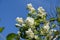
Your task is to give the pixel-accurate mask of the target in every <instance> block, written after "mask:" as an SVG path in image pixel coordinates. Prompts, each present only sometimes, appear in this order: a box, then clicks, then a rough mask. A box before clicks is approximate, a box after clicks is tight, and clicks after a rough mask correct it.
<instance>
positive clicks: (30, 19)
mask: <svg viewBox="0 0 60 40" xmlns="http://www.w3.org/2000/svg"><path fill="white" fill-rule="evenodd" d="M26 24H27V25H28V26H33V25H34V19H33V18H32V17H27V19H26Z"/></svg>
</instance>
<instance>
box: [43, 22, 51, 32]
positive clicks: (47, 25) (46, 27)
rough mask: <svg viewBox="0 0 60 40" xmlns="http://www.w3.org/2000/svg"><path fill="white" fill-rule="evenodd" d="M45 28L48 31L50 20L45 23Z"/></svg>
mask: <svg viewBox="0 0 60 40" xmlns="http://www.w3.org/2000/svg"><path fill="white" fill-rule="evenodd" d="M43 28H44V29H46V30H47V31H48V30H49V29H50V26H49V22H47V23H46V24H45V25H44V27H43Z"/></svg>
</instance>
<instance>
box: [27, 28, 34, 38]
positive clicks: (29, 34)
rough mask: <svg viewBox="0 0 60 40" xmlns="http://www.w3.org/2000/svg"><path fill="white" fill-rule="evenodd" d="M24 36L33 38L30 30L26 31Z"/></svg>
mask: <svg viewBox="0 0 60 40" xmlns="http://www.w3.org/2000/svg"><path fill="white" fill-rule="evenodd" d="M26 34H27V36H28V37H30V38H34V33H33V31H32V30H31V28H29V29H28V31H26Z"/></svg>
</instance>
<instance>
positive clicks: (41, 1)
mask: <svg viewBox="0 0 60 40" xmlns="http://www.w3.org/2000/svg"><path fill="white" fill-rule="evenodd" d="M59 2H60V0H0V18H1V19H2V20H1V21H0V26H4V27H5V29H4V31H3V32H2V35H3V36H4V38H5V37H6V35H7V34H9V33H12V32H13V33H17V31H18V29H17V28H16V27H15V23H16V21H15V19H16V17H23V18H26V16H27V13H28V11H27V10H26V6H27V4H28V3H32V5H33V6H34V7H35V8H36V9H37V8H38V7H39V6H42V7H43V8H44V9H45V10H46V12H47V13H48V14H49V15H51V16H52V17H56V10H55V8H56V7H57V6H60V3H59ZM49 17H50V16H49ZM0 40H1V39H0Z"/></svg>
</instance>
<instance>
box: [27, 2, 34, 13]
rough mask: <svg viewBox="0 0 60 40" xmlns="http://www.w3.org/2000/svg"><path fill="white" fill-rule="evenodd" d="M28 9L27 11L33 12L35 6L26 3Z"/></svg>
mask: <svg viewBox="0 0 60 40" xmlns="http://www.w3.org/2000/svg"><path fill="white" fill-rule="evenodd" d="M27 7H28V9H29V10H30V11H29V13H33V12H34V11H35V8H34V7H33V6H32V4H31V3H30V4H27Z"/></svg>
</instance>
